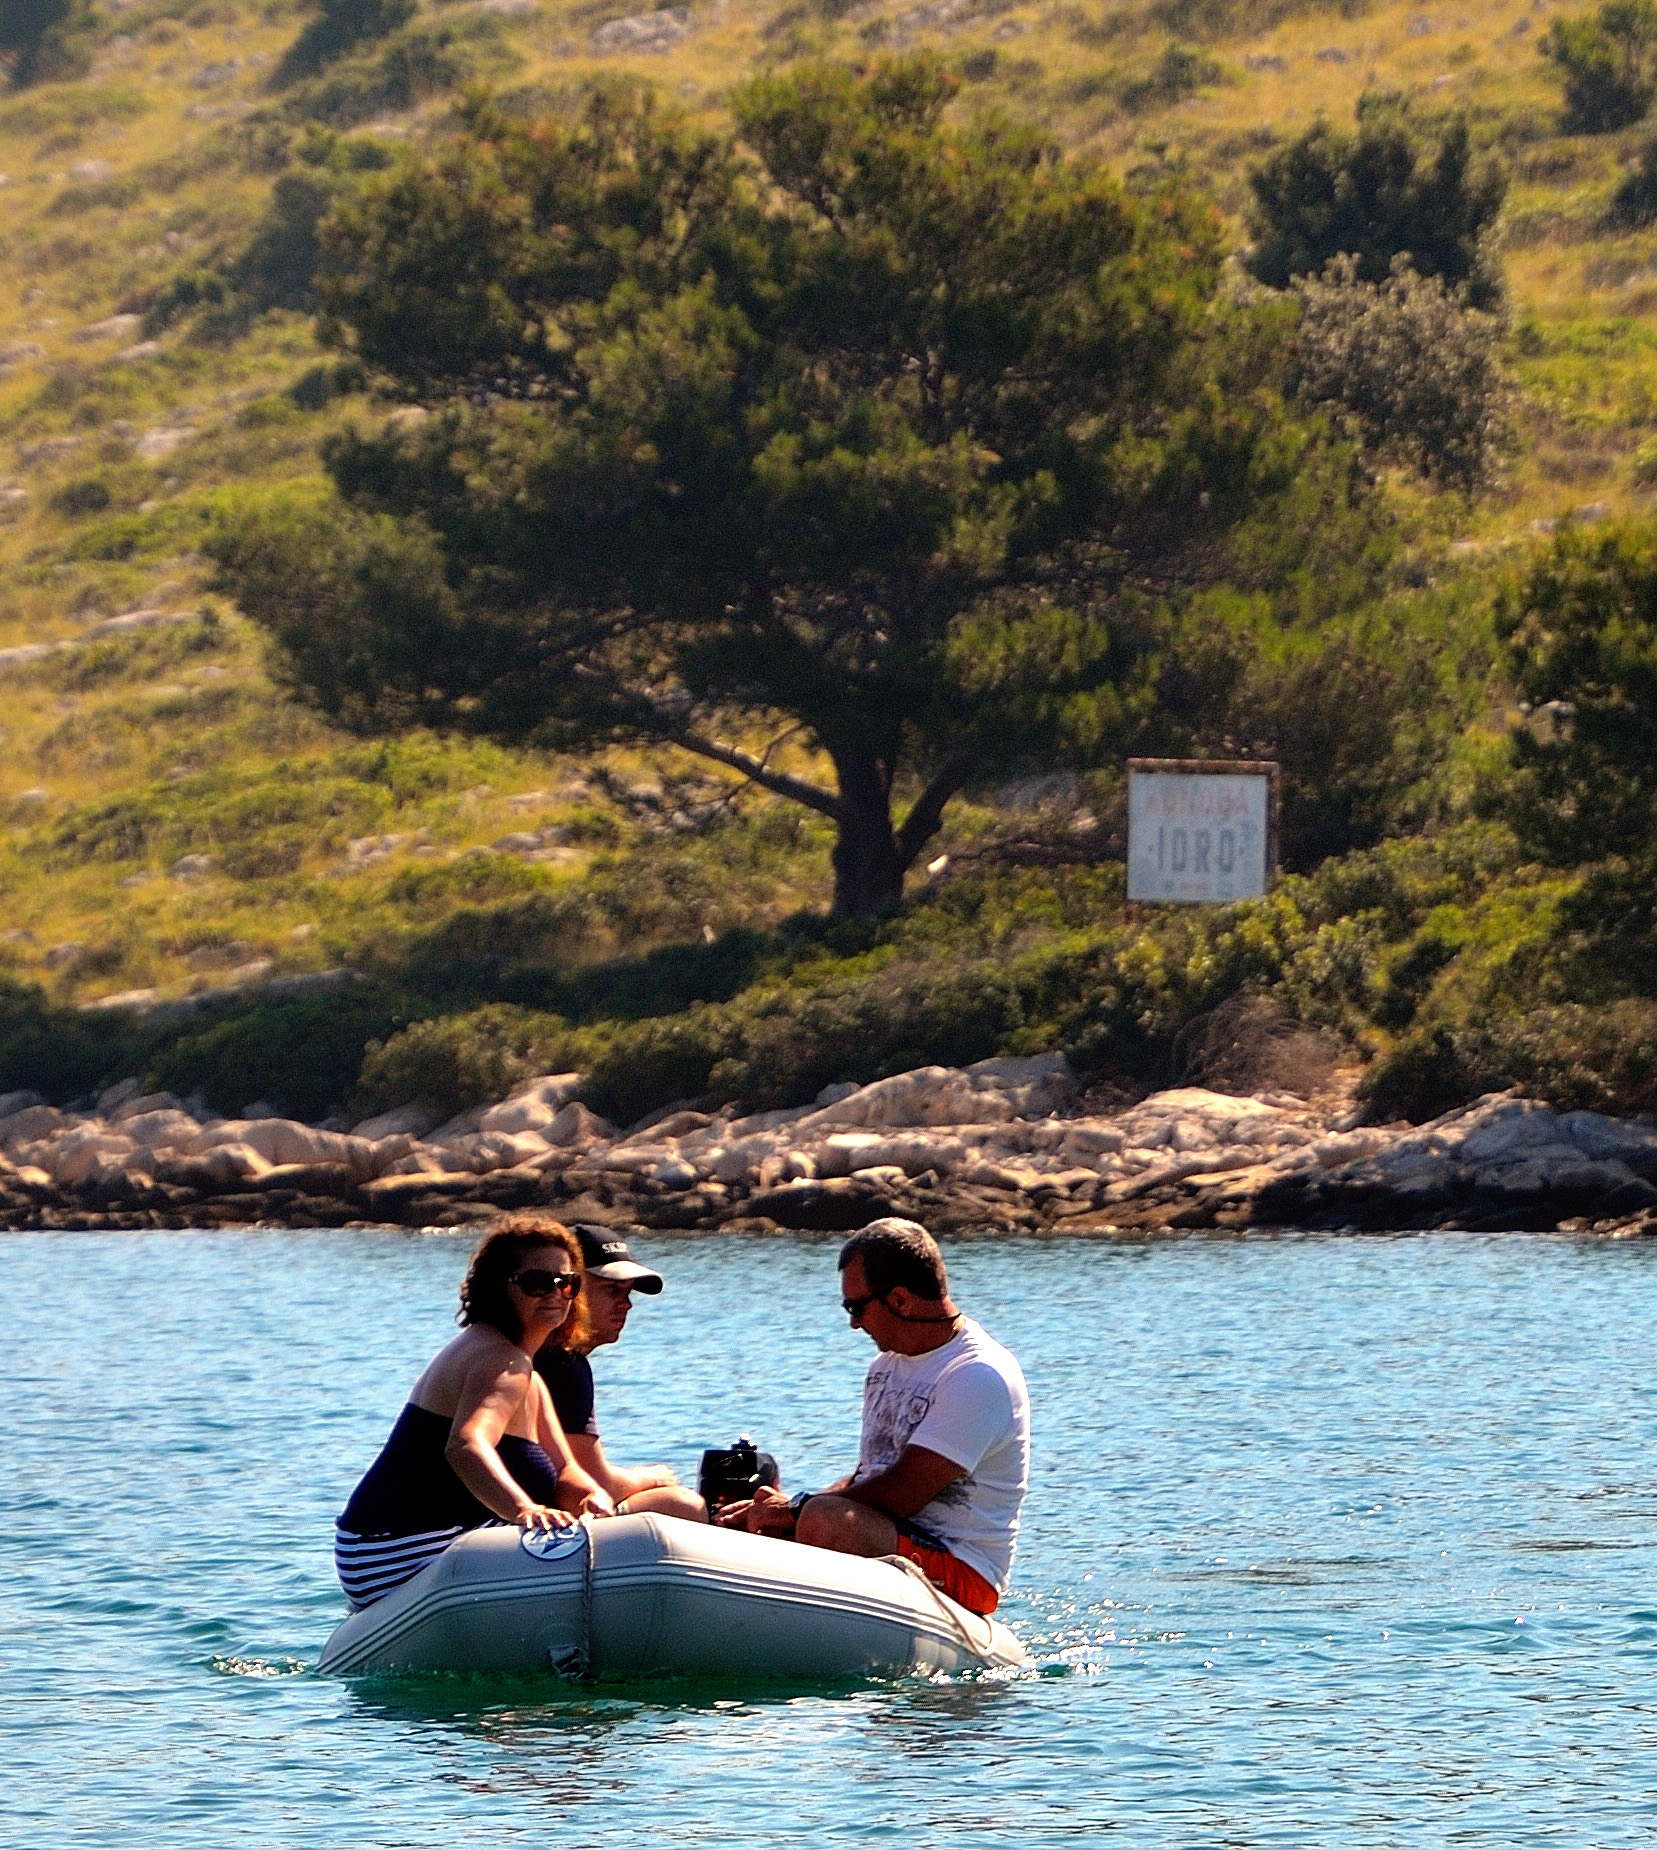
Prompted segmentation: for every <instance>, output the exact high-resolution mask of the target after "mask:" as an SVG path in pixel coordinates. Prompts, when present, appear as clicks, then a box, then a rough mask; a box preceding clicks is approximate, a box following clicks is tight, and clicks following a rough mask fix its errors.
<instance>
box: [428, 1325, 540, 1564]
mask: <svg viewBox="0 0 1657 1850" xmlns="http://www.w3.org/2000/svg"><path fill="white" fill-rule="evenodd" d="M532 1382H534V1383H536V1384H537V1385H539V1377H538V1376H537V1375H536V1373H535V1371H534V1369H533V1368H532V1367H531V1366H530V1362H529V1358H528V1356H526V1355H524V1354H522V1353H521V1352H520V1351H518V1350H513V1351H512V1352H511V1355H510V1356H509V1357H507V1358H505V1359H503V1358H502V1357H501V1355H500V1354H499V1352H496V1353H494V1354H489V1353H485V1354H483V1355H480V1356H479V1357H478V1359H477V1360H476V1361H475V1362H474V1363H473V1364H472V1366H471V1368H469V1369H468V1370H467V1373H466V1378H465V1380H464V1381H463V1382H462V1383H461V1388H460V1398H459V1402H458V1404H457V1405H456V1407H455V1416H454V1423H453V1424H452V1425H451V1426H450V1428H449V1442H448V1444H447V1445H446V1446H445V1447H444V1448H443V1456H444V1457H445V1458H446V1459H447V1460H448V1461H449V1464H450V1466H451V1468H452V1469H453V1471H454V1474H455V1476H456V1477H458V1478H459V1479H460V1481H461V1483H463V1484H464V1485H465V1486H466V1488H467V1489H468V1490H469V1491H471V1493H472V1495H473V1496H474V1497H476V1498H477V1500H478V1502H479V1503H481V1504H482V1505H483V1507H484V1508H485V1509H486V1510H489V1511H491V1512H492V1513H493V1514H494V1515H496V1516H499V1517H500V1518H501V1519H502V1521H503V1522H515V1523H518V1524H520V1525H521V1526H522V1527H524V1528H526V1529H567V1528H568V1527H569V1526H570V1521H571V1518H570V1517H569V1516H568V1515H567V1514H566V1513H565V1512H564V1511H563V1510H561V1509H549V1508H548V1507H547V1506H546V1505H545V1504H543V1503H537V1502H536V1501H535V1499H534V1498H533V1497H531V1496H530V1495H528V1493H527V1492H526V1491H525V1490H524V1488H523V1486H522V1485H521V1484H520V1483H519V1482H518V1480H517V1479H516V1478H515V1477H514V1476H513V1475H512V1473H511V1472H510V1471H508V1470H507V1468H506V1466H505V1464H503V1463H502V1461H501V1455H500V1453H499V1452H498V1451H497V1450H496V1446H497V1445H498V1443H499V1441H500V1437H501V1435H502V1433H504V1432H505V1431H506V1429H507V1427H508V1426H510V1425H511V1423H512V1421H513V1420H514V1419H515V1418H516V1417H517V1416H518V1415H519V1414H520V1413H521V1412H522V1411H523V1406H524V1400H525V1397H526V1396H527V1395H528V1394H529V1393H530V1391H531V1389H530V1384H531V1383H532ZM545 1391H546V1390H545V1389H544V1388H543V1389H542V1392H543V1393H545ZM554 1424H556V1422H554ZM560 1488H562V1485H560Z"/></svg>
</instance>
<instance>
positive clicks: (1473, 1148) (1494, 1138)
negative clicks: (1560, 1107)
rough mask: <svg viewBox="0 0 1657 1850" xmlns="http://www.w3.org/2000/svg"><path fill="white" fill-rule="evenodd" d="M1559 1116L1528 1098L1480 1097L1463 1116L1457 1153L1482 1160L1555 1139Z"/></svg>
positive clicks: (1476, 1161)
mask: <svg viewBox="0 0 1657 1850" xmlns="http://www.w3.org/2000/svg"><path fill="white" fill-rule="evenodd" d="M1557 1124H1558V1120H1557V1118H1556V1116H1555V1114H1554V1111H1553V1108H1552V1106H1550V1105H1543V1104H1539V1103H1538V1102H1537V1101H1536V1100H1534V1099H1528V1098H1501V1099H1499V1100H1496V1101H1491V1102H1487V1101H1486V1100H1484V1099H1481V1100H1479V1102H1478V1104H1476V1105H1474V1106H1473V1107H1472V1108H1471V1109H1470V1110H1469V1112H1468V1113H1467V1115H1466V1117H1465V1118H1464V1119H1463V1120H1462V1126H1463V1127H1464V1128H1462V1132H1461V1135H1460V1137H1459V1138H1452V1139H1450V1140H1449V1141H1451V1142H1452V1143H1455V1144H1459V1146H1460V1147H1459V1150H1458V1154H1459V1155H1460V1157H1461V1160H1462V1161H1463V1162H1464V1163H1472V1164H1482V1163H1489V1162H1492V1161H1496V1160H1499V1159H1500V1158H1501V1157H1504V1156H1508V1155H1511V1154H1514V1153H1517V1152H1519V1151H1522V1150H1528V1149H1531V1148H1533V1147H1535V1146H1538V1145H1543V1144H1551V1143H1555V1142H1557V1141H1558V1128H1557Z"/></svg>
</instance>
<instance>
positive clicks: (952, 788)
mask: <svg viewBox="0 0 1657 1850" xmlns="http://www.w3.org/2000/svg"><path fill="white" fill-rule="evenodd" d="M834 769H835V775H836V777H837V778H838V780H839V784H840V801H839V805H838V809H837V813H836V816H835V820H836V821H837V822H838V823H839V825H840V834H839V836H838V838H837V839H836V841H835V844H834V909H835V911H836V912H877V911H880V910H882V909H884V908H885V907H888V906H895V905H897V903H898V902H899V901H900V900H901V899H902V898H903V876H904V875H905V874H906V873H908V871H909V869H910V868H911V867H912V866H913V865H914V863H915V860H916V857H917V856H918V855H919V854H920V851H921V850H922V848H924V847H925V846H926V844H927V843H928V842H929V841H931V839H932V837H933V836H934V835H936V834H937V832H938V830H939V829H940V828H941V827H942V826H943V819H944V806H945V805H946V804H947V803H948V802H949V799H950V798H951V797H952V796H954V794H955V793H956V791H957V790H959V789H960V788H961V786H962V785H963V784H964V783H965V782H966V781H967V777H968V775H969V774H970V772H971V769H972V761H971V759H969V758H967V757H965V756H958V757H955V758H951V759H950V760H949V762H948V763H947V764H946V765H944V767H943V768H942V769H941V770H940V771H939V772H938V773H937V775H936V776H935V777H934V778H933V779H932V781H931V782H930V783H929V784H928V785H927V786H926V788H925V789H924V790H923V791H922V792H921V794H920V795H919V796H918V797H917V798H916V799H915V804H914V807H913V808H912V809H911V810H910V811H909V814H908V815H907V816H906V817H905V818H904V822H903V826H902V827H901V828H893V826H892V773H891V770H890V768H889V767H888V766H887V765H885V764H884V763H882V762H881V761H880V760H879V759H877V758H874V757H869V758H850V757H847V756H845V755H843V754H840V753H836V754H835V755H834Z"/></svg>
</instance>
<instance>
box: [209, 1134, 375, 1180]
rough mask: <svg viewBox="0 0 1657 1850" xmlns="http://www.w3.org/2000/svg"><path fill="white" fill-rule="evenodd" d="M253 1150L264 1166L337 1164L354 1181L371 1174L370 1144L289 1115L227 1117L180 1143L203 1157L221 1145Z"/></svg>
mask: <svg viewBox="0 0 1657 1850" xmlns="http://www.w3.org/2000/svg"><path fill="white" fill-rule="evenodd" d="M226 1144H232V1145H240V1146H243V1147H245V1148H247V1149H250V1150H254V1151H257V1152H258V1154H259V1156H260V1157H261V1158H262V1160H263V1161H264V1162H265V1164H266V1165H267V1166H268V1167H276V1166H278V1165H286V1164H289V1163H339V1164H342V1165H343V1166H344V1167H345V1168H346V1169H347V1170H349V1171H350V1173H351V1175H352V1176H353V1178H354V1179H355V1180H356V1181H358V1182H366V1181H367V1180H368V1179H369V1177H370V1176H372V1175H373V1174H374V1173H375V1168H376V1159H375V1148H374V1145H373V1144H371V1143H369V1142H368V1141H367V1140H366V1139H365V1138H362V1137H351V1136H347V1135H345V1134H344V1133H343V1132H340V1131H324V1130H318V1129H316V1128H315V1127H314V1126H312V1125H309V1124H300V1123H297V1122H296V1121H295V1120H294V1119H292V1118H231V1119H227V1120H226V1121H225V1122H224V1123H223V1124H216V1125H214V1126H212V1127H211V1128H210V1129H208V1130H204V1131H200V1132H198V1133H197V1135H196V1136H195V1137H194V1138H192V1139H191V1141H190V1142H189V1143H187V1144H185V1145H183V1146H182V1154H183V1155H185V1156H204V1155H206V1154H207V1152H209V1151H210V1150H213V1149H216V1148H218V1147H220V1146H221V1145H226Z"/></svg>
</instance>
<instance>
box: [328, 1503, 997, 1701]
mask: <svg viewBox="0 0 1657 1850" xmlns="http://www.w3.org/2000/svg"><path fill="white" fill-rule="evenodd" d="M1025 1661H1026V1656H1025V1651H1024V1647H1023V1646H1022V1645H1021V1644H1020V1643H1019V1642H1018V1640H1017V1639H1016V1638H1015V1637H1014V1636H1013V1634H1012V1633H1011V1632H1010V1631H1009V1630H1008V1629H1007V1627H1006V1626H1005V1625H1000V1624H998V1623H997V1622H996V1621H995V1620H993V1619H984V1618H980V1617H979V1616H978V1615H977V1614H976V1613H971V1612H968V1611H967V1610H966V1608H965V1607H963V1606H958V1605H956V1603H955V1602H954V1601H953V1600H952V1599H949V1598H948V1597H947V1596H946V1595H945V1594H943V1593H941V1592H940V1591H939V1590H938V1589H937V1588H936V1587H934V1586H933V1585H932V1583H931V1582H930V1581H929V1580H927V1579H925V1578H924V1576H922V1574H921V1573H920V1571H919V1570H918V1569H916V1568H912V1567H911V1566H910V1565H909V1564H908V1563H906V1562H901V1561H897V1560H884V1561H867V1560H863V1559H860V1558H859V1557H857V1556H853V1555H840V1554H831V1553H829V1552H827V1551H826V1550H824V1549H820V1548H804V1547H800V1546H798V1545H797V1544H795V1543H793V1542H783V1541H774V1540H772V1539H770V1538H769V1537H766V1536H758V1535H747V1534H744V1533H741V1532H740V1531H732V1530H729V1529H712V1528H708V1527H705V1526H704V1525H703V1524H701V1523H692V1522H678V1521H675V1520H673V1519H672V1518H671V1517H663V1516H617V1517H613V1518H611V1519H609V1520H607V1521H604V1522H599V1523H590V1522H582V1523H581V1524H580V1525H579V1526H578V1527H576V1528H574V1529H566V1530H562V1531H555V1532H554V1533H552V1534H548V1535H528V1534H525V1533H523V1532H522V1531H520V1530H518V1529H515V1528H506V1527H499V1528H495V1527H491V1528H486V1529H474V1530H472V1531H470V1532H469V1533H468V1534H466V1535H463V1536H461V1538H460V1539H459V1540H458V1541H457V1542H456V1543H455V1544H454V1545H453V1546H452V1547H451V1548H448V1549H446V1550H445V1551H444V1553H442V1554H441V1555H439V1556H438V1557H437V1559H436V1560H435V1561H432V1562H430V1563H429V1564H428V1565H427V1566H426V1567H424V1568H422V1569H421V1571H420V1572H419V1573H418V1574H416V1575H415V1576H414V1578H413V1579H412V1580H410V1581H407V1582H405V1583H404V1585H402V1586H400V1587H398V1588H396V1589H395V1591H393V1592H391V1593H388V1594H387V1595H386V1596H385V1598H384V1599H381V1600H377V1601H376V1602H375V1603H374V1604H373V1605H372V1606H366V1607H364V1608H363V1609H362V1610H361V1611H360V1612H354V1613H352V1614H351V1616H350V1617H349V1618H348V1619H346V1620H345V1622H344V1623H343V1624H342V1625H341V1626H340V1627H339V1628H338V1630H337V1631H335V1633H334V1635H333V1636H332V1637H331V1638H330V1639H329V1640H328V1643H327V1645H326V1646H325V1647H324V1649H323V1653H322V1659H321V1662H320V1664H319V1665H318V1668H319V1669H321V1670H323V1671H325V1672H330V1673H333V1674H335V1675H344V1676H364V1675H385V1674H387V1673H393V1672H400V1671H421V1670H485V1671H489V1670H495V1671H527V1670H547V1669H552V1670H556V1671H558V1672H560V1673H561V1674H563V1675H565V1676H591V1677H604V1678H612V1679H613V1678H628V1679H632V1678H643V1677H657V1676H692V1677H700V1676H741V1677H791V1678H792V1677H798V1678H805V1679H813V1678H818V1677H845V1676H911V1675H920V1676H928V1675H935V1674H938V1673H940V1672H942V1673H945V1674H948V1673H952V1672H956V1671H962V1670H980V1669H992V1668H1011V1667H1013V1666H1015V1665H1019V1664H1023V1663H1024V1662H1025Z"/></svg>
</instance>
